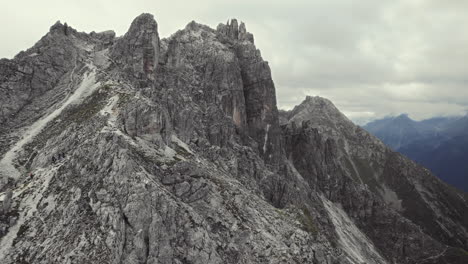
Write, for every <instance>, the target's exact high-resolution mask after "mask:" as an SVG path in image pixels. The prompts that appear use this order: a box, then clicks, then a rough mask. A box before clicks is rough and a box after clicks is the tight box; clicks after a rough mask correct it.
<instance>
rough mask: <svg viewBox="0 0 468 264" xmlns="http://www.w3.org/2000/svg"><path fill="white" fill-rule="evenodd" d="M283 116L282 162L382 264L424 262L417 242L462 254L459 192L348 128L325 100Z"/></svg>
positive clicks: (464, 226) (464, 207)
mask: <svg viewBox="0 0 468 264" xmlns="http://www.w3.org/2000/svg"><path fill="white" fill-rule="evenodd" d="M286 116H287V119H288V123H286V124H285V125H284V133H285V137H286V140H285V148H286V154H287V155H288V158H289V159H290V160H291V161H292V162H293V164H294V166H295V167H296V168H297V170H298V171H299V172H300V173H301V175H302V176H303V177H304V178H306V179H307V180H308V181H309V182H310V183H311V185H312V186H315V188H317V189H319V190H321V191H322V192H324V194H325V195H327V197H328V198H329V199H330V200H331V201H335V202H339V203H340V204H342V205H343V207H344V209H345V211H346V212H347V213H348V214H349V215H350V216H351V217H352V218H354V219H355V221H356V222H357V223H358V226H359V227H360V228H362V229H363V230H364V231H365V233H366V234H367V235H368V236H369V237H370V238H371V239H372V240H373V241H374V243H375V244H376V245H377V246H378V247H379V248H380V249H381V250H383V252H384V254H385V255H386V256H387V257H389V259H397V260H398V261H399V262H408V263H414V262H417V261H418V258H420V259H424V257H423V256H420V253H421V252H420V243H423V244H424V245H425V246H424V247H425V249H426V250H429V249H430V248H432V249H433V250H435V251H437V250H440V249H441V248H443V247H442V245H440V244H438V243H436V242H435V241H434V240H436V241H439V242H442V244H447V245H450V246H453V247H459V248H464V249H466V247H467V244H466V242H467V241H466V236H467V233H466V232H467V220H468V218H467V217H468V214H467V212H468V207H467V204H466V202H465V200H464V198H463V195H464V194H462V193H460V192H458V191H456V190H453V189H451V188H450V187H448V186H447V185H445V184H444V183H442V182H441V181H440V180H438V179H437V178H436V177H435V176H433V175H431V174H430V173H429V171H428V170H427V169H425V168H422V167H420V166H418V165H417V164H415V163H413V162H411V161H409V160H408V159H406V158H404V157H403V156H401V155H399V154H398V153H395V152H393V151H391V150H390V149H388V148H387V147H385V146H384V145H383V144H382V143H381V142H380V141H378V140H377V139H376V138H374V137H373V136H371V135H370V134H368V133H367V132H365V131H364V130H363V129H361V128H359V127H357V126H355V125H353V124H352V123H351V122H350V121H349V120H348V119H347V118H346V117H345V116H344V115H342V114H341V113H339V111H338V110H337V109H336V108H335V107H334V106H333V105H332V104H331V102H329V101H328V100H326V99H323V98H319V97H309V98H307V99H306V100H305V101H304V102H303V103H302V104H301V105H300V106H298V107H296V108H295V109H294V110H292V111H291V112H290V113H287V114H286ZM449 215H450V216H449ZM448 216H449V217H448ZM390 223H392V224H390ZM415 224H416V225H415ZM390 226H391V227H390ZM420 228H422V231H423V232H424V233H426V234H428V235H429V236H430V237H432V239H431V238H430V237H429V236H427V235H425V234H424V233H423V232H421V230H420ZM409 237H411V239H410V240H408V238H409ZM389 238H391V239H389Z"/></svg>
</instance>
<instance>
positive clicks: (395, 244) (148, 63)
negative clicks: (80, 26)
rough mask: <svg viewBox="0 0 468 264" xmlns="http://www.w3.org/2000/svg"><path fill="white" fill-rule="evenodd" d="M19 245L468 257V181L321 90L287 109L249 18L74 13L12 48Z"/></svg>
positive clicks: (9, 194) (2, 233)
mask: <svg viewBox="0 0 468 264" xmlns="http://www.w3.org/2000/svg"><path fill="white" fill-rule="evenodd" d="M0 124H1V126H0V154H1V157H2V159H1V161H0V175H1V184H0V201H1V207H0V237H1V242H0V262H1V263H44V264H45V263H96V264H97V263H327V264H332V263H359V264H361V263H389V264H390V263H427V264H429V263H468V253H467V252H466V250H467V249H468V233H467V228H468V207H467V202H466V199H467V198H468V197H467V195H466V193H463V192H460V191H458V190H455V189H452V188H450V187H449V186H447V185H445V184H444V183H442V182H441V181H439V180H438V179H437V178H436V177H434V176H433V175H431V174H430V173H429V171H428V170H426V169H425V168H423V167H420V166H419V165H417V164H415V163H413V162H411V161H409V160H408V159H406V158H405V157H403V156H401V155H399V154H398V153H395V152H393V151H391V150H390V149H388V148H387V147H386V146H385V145H384V144H383V143H381V142H380V141H379V140H377V139H376V138H375V137H373V136H371V135H370V134H368V133H367V132H365V131H364V130H362V129H361V128H359V127H357V126H355V125H354V124H353V123H352V122H351V121H349V120H348V119H347V118H346V117H345V116H344V115H342V114H341V113H340V112H339V111H338V110H337V109H336V108H335V107H334V106H333V104H332V103H331V102H330V101H328V100H326V99H323V98H320V97H308V98H306V100H305V101H304V102H303V103H302V104H301V105H299V106H297V107H296V108H294V109H293V110H292V111H288V112H287V111H278V109H277V105H276V96H275V86H274V84H273V81H272V78H271V72H270V68H269V66H268V63H267V62H266V61H264V60H263V59H262V57H261V54H260V51H259V50H257V49H256V47H255V45H254V37H253V35H252V34H250V33H248V32H247V30H246V26H245V25H244V24H243V23H241V24H240V25H239V24H238V22H237V21H236V20H231V21H229V22H228V23H227V24H220V25H219V26H218V27H217V28H216V29H212V28H210V27H208V26H205V25H200V24H198V23H196V22H191V23H189V24H188V25H187V26H186V27H185V28H184V29H182V30H179V31H177V32H176V33H174V34H173V35H172V36H170V37H169V38H167V39H160V37H159V35H158V26H157V23H156V21H155V20H154V18H153V16H152V15H149V14H142V15H140V16H139V17H137V18H136V19H135V20H134V21H133V22H132V24H131V26H130V29H129V30H128V32H127V33H126V34H125V35H124V36H121V37H116V36H115V34H114V32H112V31H106V32H102V33H95V32H91V33H89V34H88V33H82V32H78V31H76V30H75V29H73V28H71V27H70V26H68V25H66V24H61V23H59V22H58V23H56V24H55V25H53V26H52V27H51V29H50V32H49V33H47V34H46V35H45V36H44V37H43V38H42V39H41V40H39V42H37V44H36V45H34V46H33V47H32V48H30V49H28V50H27V51H24V52H20V53H19V54H18V55H17V56H16V57H15V58H14V59H12V60H7V59H2V60H0Z"/></svg>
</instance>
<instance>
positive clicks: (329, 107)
mask: <svg viewBox="0 0 468 264" xmlns="http://www.w3.org/2000/svg"><path fill="white" fill-rule="evenodd" d="M317 120H327V121H328V122H331V123H334V124H335V125H338V124H347V125H349V124H351V123H352V122H351V121H350V120H349V119H348V118H347V117H346V116H345V115H344V114H343V113H341V112H340V111H339V110H338V108H336V106H335V105H334V104H333V103H332V102H331V101H330V100H328V99H326V98H323V97H320V96H307V97H306V98H305V100H304V101H303V102H302V103H301V104H299V105H298V106H296V107H294V109H293V110H291V111H290V112H289V121H290V122H295V123H296V125H301V123H302V122H303V121H317ZM313 123H314V122H313ZM315 123H317V122H315Z"/></svg>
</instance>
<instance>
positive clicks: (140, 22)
mask: <svg viewBox="0 0 468 264" xmlns="http://www.w3.org/2000/svg"><path fill="white" fill-rule="evenodd" d="M110 57H111V58H112V62H114V63H116V64H117V65H116V66H118V67H119V68H118V69H119V71H120V73H121V74H128V76H126V78H125V79H129V78H131V79H136V80H138V83H134V84H133V85H136V86H140V87H145V86H149V85H151V81H154V79H155V76H154V73H155V72H156V68H157V67H158V62H159V34H158V24H157V23H156V21H155V20H154V17H153V15H151V14H142V15H140V16H138V17H137V18H136V19H135V20H133V22H132V24H131V25H130V28H129V30H128V31H127V33H126V34H125V35H124V36H123V37H122V38H120V39H118V40H117V41H116V43H115V45H114V46H113V47H112V49H111V52H110Z"/></svg>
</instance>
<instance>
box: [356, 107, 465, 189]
mask: <svg viewBox="0 0 468 264" xmlns="http://www.w3.org/2000/svg"><path fill="white" fill-rule="evenodd" d="M364 128H365V129H366V130H367V131H369V132H371V133H372V134H374V135H375V136H377V137H378V138H380V139H381V140H382V141H383V142H384V143H385V144H387V145H388V146H390V147H391V148H393V149H394V150H396V151H399V152H400V153H402V154H404V155H406V156H407V157H409V158H411V159H412V160H414V161H416V162H418V163H420V164H422V165H423V166H425V167H427V168H429V169H430V170H432V172H433V173H434V174H436V175H437V176H439V177H440V178H441V179H442V180H444V181H445V182H447V183H449V184H452V185H453V186H455V187H457V188H459V189H462V190H464V191H468V175H467V174H468V173H467V172H468V164H467V163H466V157H467V155H468V135H467V134H466V132H465V131H468V117H467V116H464V117H435V118H431V119H426V120H422V121H414V120H412V119H410V118H409V117H408V116H407V115H400V116H398V117H388V118H384V119H380V120H376V121H373V122H370V123H368V124H367V125H365V126H364Z"/></svg>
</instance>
